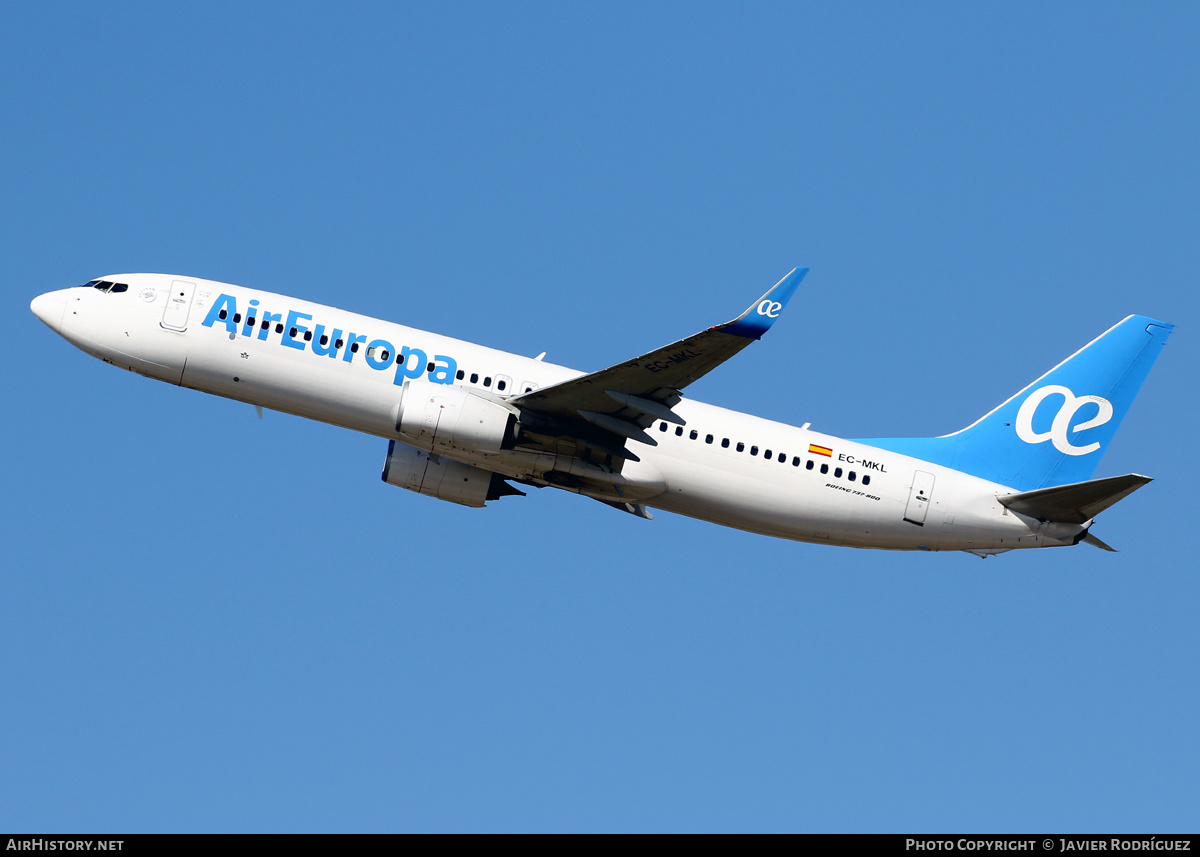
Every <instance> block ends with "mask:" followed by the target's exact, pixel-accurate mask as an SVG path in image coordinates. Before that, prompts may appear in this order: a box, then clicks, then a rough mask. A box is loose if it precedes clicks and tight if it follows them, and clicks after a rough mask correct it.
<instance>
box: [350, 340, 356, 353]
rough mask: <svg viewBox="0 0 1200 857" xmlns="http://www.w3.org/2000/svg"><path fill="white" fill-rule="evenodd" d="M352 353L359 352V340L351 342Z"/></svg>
mask: <svg viewBox="0 0 1200 857" xmlns="http://www.w3.org/2000/svg"><path fill="white" fill-rule="evenodd" d="M350 353H351V354H357V353H358V343H357V342H351V343H350Z"/></svg>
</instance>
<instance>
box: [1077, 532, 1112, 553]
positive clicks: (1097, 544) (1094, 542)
mask: <svg viewBox="0 0 1200 857" xmlns="http://www.w3.org/2000/svg"><path fill="white" fill-rule="evenodd" d="M1083 543H1084V544H1085V545H1091V546H1092V547H1094V548H1100V550H1102V551H1109V552H1110V553H1116V552H1117V549H1116V548H1114V547H1111V546H1110V545H1108V544H1105V543H1104V542H1102V541H1101V540H1100V539H1098V538H1096V537H1095V536H1093V535H1092V534H1091V533H1088V534H1087V535H1086V536H1084V537H1083Z"/></svg>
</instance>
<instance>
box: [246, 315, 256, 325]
mask: <svg viewBox="0 0 1200 857" xmlns="http://www.w3.org/2000/svg"><path fill="white" fill-rule="evenodd" d="M246 324H248V325H249V326H250V327H254V325H256V324H258V319H257V318H255V317H254V316H252V315H248V316H246Z"/></svg>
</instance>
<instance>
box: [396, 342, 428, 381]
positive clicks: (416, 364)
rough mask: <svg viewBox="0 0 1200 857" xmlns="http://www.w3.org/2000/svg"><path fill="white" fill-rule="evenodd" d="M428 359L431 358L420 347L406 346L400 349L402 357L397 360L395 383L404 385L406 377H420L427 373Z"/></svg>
mask: <svg viewBox="0 0 1200 857" xmlns="http://www.w3.org/2000/svg"><path fill="white" fill-rule="evenodd" d="M412 358H415V359H412ZM428 361H429V358H428V357H426V356H425V352H424V351H422V350H421V349H420V348H409V347H408V346H407V345H406V346H404V347H403V348H401V349H400V359H399V360H397V361H396V378H395V381H394V382H393V383H395V384H396V385H397V386H403V384H404V379H405V378H420V377H421V376H422V375H424V374H425V364H426V363H427V362H428ZM410 363H411V364H412V365H411V366H410V365H409V364H410Z"/></svg>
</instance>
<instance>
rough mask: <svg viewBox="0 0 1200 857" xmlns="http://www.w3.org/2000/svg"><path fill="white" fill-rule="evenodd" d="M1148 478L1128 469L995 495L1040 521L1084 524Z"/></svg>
mask: <svg viewBox="0 0 1200 857" xmlns="http://www.w3.org/2000/svg"><path fill="white" fill-rule="evenodd" d="M1151 481H1152V480H1151V479H1150V477H1149V476H1139V475H1138V474H1136V473H1130V474H1128V475H1126V476H1110V477H1109V478H1107V479H1093V480H1091V481H1089V482H1075V483H1073V484H1071V485H1056V486H1055V487H1053V488H1038V489H1037V490H1036V491H1024V492H1022V493H1020V494H1005V495H1003V496H1000V497H997V498H996V499H997V500H999V501H1000V502H1001V503H1002V504H1003V505H1005V506H1007V507H1008V508H1010V509H1012V510H1013V511H1014V512H1020V513H1021V514H1022V515H1028V516H1029V517H1031V518H1037V519H1038V520H1041V521H1058V522H1061V523H1064V524H1085V523H1087V522H1088V521H1090V520H1091V519H1092V518H1094V517H1096V516H1097V515H1099V514H1100V513H1101V512H1103V511H1104V510H1105V509H1107V508H1108V507H1109V506H1111V505H1112V504H1113V503H1116V502H1117V501H1118V500H1122V499H1124V498H1125V497H1128V496H1129V495H1130V494H1132V493H1133V492H1134V491H1136V490H1137V489H1139V488H1141V487H1142V486H1143V485H1145V484H1147V483H1148V482H1151ZM1097 541H1099V539H1097ZM1102 544H1103V543H1102ZM1097 547H1099V545H1097ZM1109 550H1111V548H1109Z"/></svg>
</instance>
